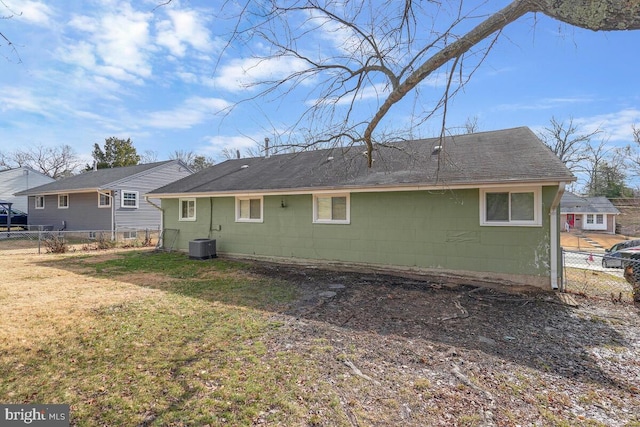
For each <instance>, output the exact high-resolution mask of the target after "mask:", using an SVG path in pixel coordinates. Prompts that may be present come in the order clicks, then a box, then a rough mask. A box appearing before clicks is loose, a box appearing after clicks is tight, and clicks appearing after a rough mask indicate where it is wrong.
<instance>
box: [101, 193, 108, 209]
mask: <svg viewBox="0 0 640 427" xmlns="http://www.w3.org/2000/svg"><path fill="white" fill-rule="evenodd" d="M98 207H99V208H110V207H111V195H109V194H106V193H98Z"/></svg>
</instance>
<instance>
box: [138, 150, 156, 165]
mask: <svg viewBox="0 0 640 427" xmlns="http://www.w3.org/2000/svg"><path fill="white" fill-rule="evenodd" d="M157 161H158V152H157V151H154V150H144V153H142V154H141V155H140V163H143V164H144V163H155V162H157Z"/></svg>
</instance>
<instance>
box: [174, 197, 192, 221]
mask: <svg viewBox="0 0 640 427" xmlns="http://www.w3.org/2000/svg"><path fill="white" fill-rule="evenodd" d="M178 219H179V220H180V221H195V220H196V199H180V217H179V218H178Z"/></svg>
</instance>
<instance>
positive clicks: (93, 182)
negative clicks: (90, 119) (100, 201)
mask: <svg viewBox="0 0 640 427" xmlns="http://www.w3.org/2000/svg"><path fill="white" fill-rule="evenodd" d="M174 161H175V160H166V161H163V162H155V163H147V164H143V165H135V166H124V167H119V168H109V169H98V170H95V171H87V172H84V173H81V174H79V175H74V176H70V177H68V178H63V179H60V180H57V181H55V182H51V183H49V184H44V185H40V186H38V187H33V188H30V189H28V190H24V191H20V192H19V193H16V194H15V195H16V196H33V195H38V194H51V193H60V192H68V191H71V192H73V191H80V190H96V189H108V188H110V186H111V185H112V184H113V183H115V182H117V181H120V180H122V179H125V178H128V177H131V176H133V175H136V174H139V173H141V172H145V171H148V170H150V169H153V168H155V167H158V166H160V165H164V164H166V163H170V162H174Z"/></svg>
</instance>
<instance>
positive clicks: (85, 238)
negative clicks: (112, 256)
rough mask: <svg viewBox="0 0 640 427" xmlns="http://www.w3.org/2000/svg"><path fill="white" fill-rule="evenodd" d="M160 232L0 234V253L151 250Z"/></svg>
mask: <svg viewBox="0 0 640 427" xmlns="http://www.w3.org/2000/svg"><path fill="white" fill-rule="evenodd" d="M158 239H159V232H158V230H151V229H142V230H138V229H130V228H126V229H125V228H123V229H118V230H116V231H115V232H112V231H110V230H84V231H54V230H47V229H45V228H41V229H39V230H37V231H32V230H16V231H14V230H13V229H12V230H11V231H10V232H8V231H0V251H1V250H4V251H7V250H12V251H20V252H22V253H38V254H40V253H47V252H49V253H64V252H76V251H95V250H101V249H111V248H116V247H119V248H128V247H149V246H155V245H157V243H158Z"/></svg>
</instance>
